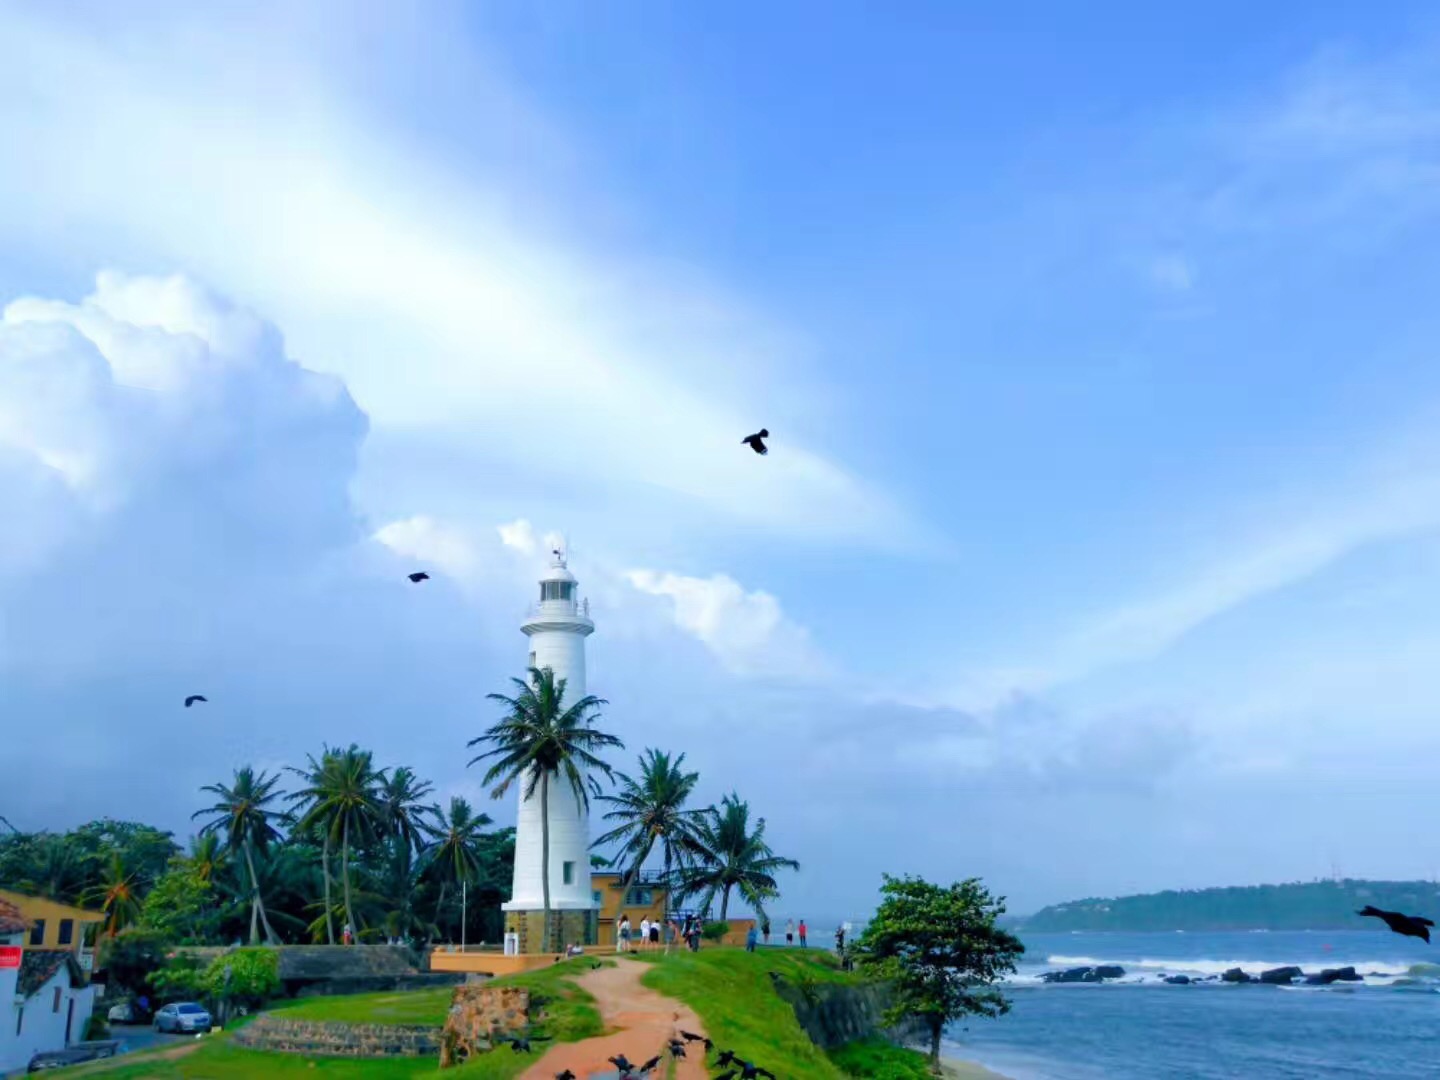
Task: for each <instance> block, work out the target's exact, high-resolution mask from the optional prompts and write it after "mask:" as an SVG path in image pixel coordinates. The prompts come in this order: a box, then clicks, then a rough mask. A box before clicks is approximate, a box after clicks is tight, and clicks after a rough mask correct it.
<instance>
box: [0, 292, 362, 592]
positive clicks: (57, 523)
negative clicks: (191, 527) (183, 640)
mask: <svg viewBox="0 0 1440 1080" xmlns="http://www.w3.org/2000/svg"><path fill="white" fill-rule="evenodd" d="M364 431H365V419H364V416H363V414H361V413H360V411H359V410H358V409H357V408H356V407H355V405H354V403H353V402H352V401H351V400H350V398H349V396H348V394H347V393H346V392H345V388H344V386H343V384H341V383H340V382H339V381H338V380H336V379H335V378H334V377H332V376H328V375H321V374H318V373H316V372H312V371H307V370H305V369H304V368H301V367H300V366H299V365H297V364H295V363H293V362H291V361H290V360H288V359H287V358H286V356H285V355H284V350H283V344H282V342H281V339H280V336H279V334H278V333H277V332H276V331H275V330H274V328H273V327H270V326H268V325H266V324H265V323H263V322H262V321H261V320H259V319H258V318H256V317H255V316H254V315H253V314H251V313H249V312H246V311H243V310H239V309H237V308H235V307H233V306H232V305H230V304H229V303H228V302H226V301H224V300H222V299H220V298H218V297H216V296H215V295H214V294H212V293H210V292H209V291H208V290H206V289H205V288H203V287H202V286H200V285H198V284H197V283H196V282H194V281H193V280H190V279H188V278H185V277H172V278H166V279H157V278H132V277H126V276H124V275H121V274H115V273H105V274H101V275H100V276H99V278H98V280H97V283H96V287H95V291H94V292H93V293H92V294H91V295H89V296H87V297H86V298H85V299H84V300H82V301H81V302H80V303H79V304H69V303H64V302H60V301H51V300H40V299H33V298H25V299H20V300H16V301H15V302H13V303H11V304H10V305H8V306H7V307H6V308H5V309H4V311H3V314H0V474H3V475H0V483H3V486H0V506H3V508H4V511H5V517H6V519H7V522H9V523H10V524H9V526H8V527H7V529H6V530H5V531H4V533H3V534H0V555H3V553H4V551H5V550H6V549H9V550H11V551H12V552H13V551H15V550H17V549H18V548H19V547H21V546H23V547H24V548H25V549H26V550H27V551H28V553H29V555H28V561H29V562H30V563H31V564H33V562H34V560H35V559H36V558H40V557H42V555H43V553H44V552H45V551H46V550H47V549H48V548H50V547H52V546H53V545H56V544H59V543H60V542H62V541H63V540H64V539H65V538H66V537H74V536H78V535H80V534H81V532H82V530H83V529H84V528H88V526H87V525H86V524H85V522H86V521H87V520H88V519H91V518H93V517H94V516H95V515H107V514H115V513H118V512H121V511H122V510H124V509H125V508H126V507H128V506H131V505H133V504H140V505H144V504H145V503H146V502H147V500H148V499H150V498H152V497H156V493H157V492H161V491H162V490H163V489H166V488H169V487H174V488H177V489H182V490H183V489H188V488H190V487H191V486H193V485H195V484H196V483H199V482H200V481H199V479H198V478H199V477H200V476H202V475H203V474H204V473H205V472H206V471H207V470H210V469H223V470H225V471H226V473H227V479H228V484H227V486H226V487H225V488H223V489H211V490H203V491H199V492H197V493H196V494H197V498H200V499H201V500H208V501H209V504H210V506H211V508H212V510H213V511H214V513H215V514H216V515H225V514H230V515H236V516H241V515H245V514H251V515H253V520H252V521H251V522H250V523H248V527H251V528H254V527H256V526H257V524H258V523H259V522H261V521H263V522H265V525H266V526H267V527H268V528H269V529H271V530H272V533H271V539H272V540H274V541H276V542H277V543H279V542H281V541H283V540H284V539H285V538H287V537H288V538H289V539H291V540H300V539H301V538H302V537H303V536H305V535H306V534H314V535H324V536H329V537H336V536H339V537H346V536H348V534H349V532H350V530H351V528H352V527H353V519H352V518H351V514H350V509H349V505H348V500H347V499H346V498H345V493H344V490H343V485H344V482H345V479H346V478H347V477H348V475H349V473H350V471H351V470H352V469H353V467H354V460H355V453H356V448H357V446H358V444H359V441H360V439H361V438H362V436H363V434H364ZM302 448H303V450H302ZM62 492H63V493H62ZM287 501H288V502H289V505H288V508H287V512H286V513H285V514H284V515H278V514H272V513H271V511H273V509H274V508H275V507H276V506H278V505H282V504H285V503H286V502H287Z"/></svg>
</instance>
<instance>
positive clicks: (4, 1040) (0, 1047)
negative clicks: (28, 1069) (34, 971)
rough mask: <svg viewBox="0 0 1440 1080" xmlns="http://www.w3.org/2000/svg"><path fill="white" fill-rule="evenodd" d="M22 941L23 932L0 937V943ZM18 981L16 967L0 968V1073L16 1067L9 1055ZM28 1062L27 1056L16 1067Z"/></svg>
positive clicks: (12, 1036) (18, 943) (10, 943)
mask: <svg viewBox="0 0 1440 1080" xmlns="http://www.w3.org/2000/svg"><path fill="white" fill-rule="evenodd" d="M24 941H25V935H24V934H12V935H10V936H9V937H0V945H20V944H23V943H24ZM19 983H20V970H19V969H18V968H4V969H0V1075H3V1074H4V1073H7V1072H9V1071H10V1070H11V1069H14V1068H16V1067H17V1066H16V1064H15V1063H12V1062H11V1060H10V1055H11V1050H12V1043H14V1041H15V1014H16V1012H18V1011H19V1010H18V1009H17V1007H16V1005H15V992H16V987H17V986H18V985H19ZM29 1063H30V1059H29V1058H28V1057H27V1058H26V1059H25V1060H24V1061H22V1062H20V1063H19V1065H18V1067H19V1068H22V1069H23V1068H24V1067H25V1066H26V1065H28V1064H29Z"/></svg>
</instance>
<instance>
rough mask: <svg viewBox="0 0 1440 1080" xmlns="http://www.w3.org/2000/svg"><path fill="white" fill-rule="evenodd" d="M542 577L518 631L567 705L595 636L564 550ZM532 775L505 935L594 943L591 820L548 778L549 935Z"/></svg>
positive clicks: (525, 941)
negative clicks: (560, 686)
mask: <svg viewBox="0 0 1440 1080" xmlns="http://www.w3.org/2000/svg"><path fill="white" fill-rule="evenodd" d="M554 555H555V557H554V561H553V562H552V563H551V565H550V567H549V569H548V570H547V571H546V573H545V576H544V577H542V578H541V579H540V602H539V603H538V604H537V605H536V606H535V608H534V609H533V611H532V612H531V614H530V616H529V617H528V618H527V619H526V620H525V621H524V622H523V623H522V624H521V627H520V629H521V630H523V631H524V632H525V635H526V637H528V638H529V639H530V656H529V661H528V664H527V667H534V668H540V669H544V668H547V667H548V668H549V669H550V670H551V671H553V672H554V673H555V681H556V683H557V684H558V683H559V681H560V680H561V679H564V680H565V696H564V697H563V699H562V700H561V702H560V706H561V708H569V707H570V706H571V705H573V704H574V703H575V702H577V701H579V700H580V699H581V698H583V697H584V696H585V694H586V690H585V639H586V638H587V637H589V636H590V635H591V634H593V633H594V632H595V624H594V623H593V622H591V621H590V616H589V611H588V609H589V603H588V602H587V603H586V604H584V605H582V604H581V603H580V599H579V596H578V595H577V593H578V588H577V582H576V580H575V577H574V575H573V574H571V573H570V571H569V569H568V568H567V567H566V565H565V558H564V556H563V555H562V554H560V552H558V551H557V552H555V553H554ZM529 784H530V776H529V775H528V774H527V775H526V776H525V777H523V778H522V779H521V784H520V794H519V799H520V809H519V812H518V814H517V816H516V828H515V877H514V881H513V885H512V888H511V892H510V901H509V902H508V903H506V904H504V905H502V906H503V908H504V911H505V913H506V914H505V929H506V931H507V933H514V934H517V935H518V936H519V945H520V951H521V952H542V951H545V950H547V949H549V948H556V949H558V948H562V947H564V946H566V945H574V944H593V943H594V942H595V940H596V936H597V918H598V911H597V907H598V905H596V904H595V902H594V899H593V897H594V894H593V893H592V892H591V890H590V821H589V815H588V813H587V812H586V810H585V806H584V804H583V803H582V802H581V801H580V800H579V799H578V798H576V796H575V792H574V790H573V789H572V788H571V786H570V783H569V781H568V780H566V779H565V778H564V777H562V776H555V775H552V776H551V777H550V781H549V797H548V801H549V821H550V860H549V878H550V912H551V933H550V935H549V936H548V940H547V937H546V935H545V934H544V906H545V900H544V876H543V875H544V869H545V868H544V867H543V866H542V847H543V837H542V824H543V820H544V819H543V816H542V813H541V807H540V803H541V793H540V787H539V785H536V788H535V793H534V794H533V795H532V796H530V797H529V798H527V797H526V795H525V792H526V790H527V789H528V788H529Z"/></svg>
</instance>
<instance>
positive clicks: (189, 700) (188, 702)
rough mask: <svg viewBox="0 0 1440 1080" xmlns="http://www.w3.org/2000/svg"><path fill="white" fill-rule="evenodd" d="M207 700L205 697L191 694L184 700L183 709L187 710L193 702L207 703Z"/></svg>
mask: <svg viewBox="0 0 1440 1080" xmlns="http://www.w3.org/2000/svg"><path fill="white" fill-rule="evenodd" d="M209 700H210V699H209V698H207V697H202V696H201V695H199V694H191V695H190V696H189V697H187V698H186V699H185V707H186V708H187V709H188V708H189V707H190V706H191V705H194V704H195V702H197V701H209Z"/></svg>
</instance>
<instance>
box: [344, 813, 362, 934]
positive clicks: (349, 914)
mask: <svg viewBox="0 0 1440 1080" xmlns="http://www.w3.org/2000/svg"><path fill="white" fill-rule="evenodd" d="M340 882H341V884H342V885H343V886H344V888H345V925H347V926H348V927H350V943H351V944H352V945H353V944H355V942H356V941H357V940H358V939H359V937H360V927H359V926H357V925H356V924H355V911H354V909H353V908H352V907H351V906H350V819H349V818H348V817H347V818H346V819H345V823H344V825H342V826H341V833H340Z"/></svg>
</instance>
